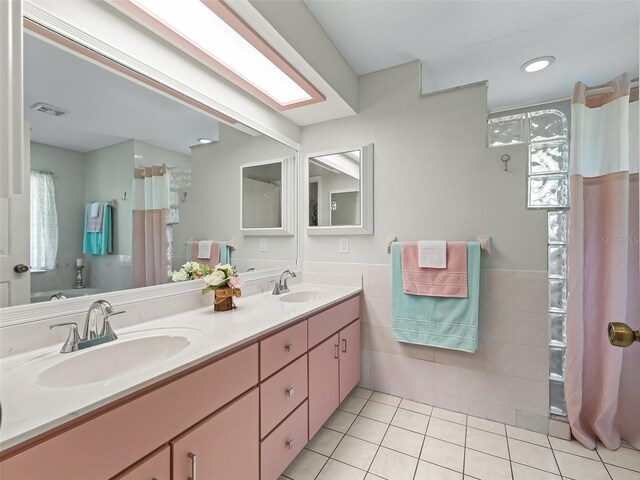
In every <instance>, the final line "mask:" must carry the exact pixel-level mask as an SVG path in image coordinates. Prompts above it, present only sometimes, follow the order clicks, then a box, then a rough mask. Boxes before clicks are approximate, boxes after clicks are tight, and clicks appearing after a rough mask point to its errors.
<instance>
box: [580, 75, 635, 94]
mask: <svg viewBox="0 0 640 480" xmlns="http://www.w3.org/2000/svg"><path fill="white" fill-rule="evenodd" d="M629 86H630V87H631V88H637V87H638V80H637V79H636V80H633V81H632V82H631V83H630V84H629ZM614 90H615V89H614V87H612V86H609V85H608V86H606V87H600V88H594V89H593V90H587V92H586V95H587V97H590V96H592V95H600V94H601V93H613V92H614Z"/></svg>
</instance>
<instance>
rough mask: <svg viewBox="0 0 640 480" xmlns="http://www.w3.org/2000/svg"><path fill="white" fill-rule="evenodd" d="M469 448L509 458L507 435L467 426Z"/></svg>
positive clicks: (467, 444)
mask: <svg viewBox="0 0 640 480" xmlns="http://www.w3.org/2000/svg"><path fill="white" fill-rule="evenodd" d="M466 446H467V448H472V449H473V450H478V451H480V452H483V453H488V454H490V455H495V456H496V457H502V458H506V459H507V460H509V449H508V448H507V437H504V436H502V435H498V434H495V433H490V432H485V431H484V430H478V429H476V428H469V427H467V443H466Z"/></svg>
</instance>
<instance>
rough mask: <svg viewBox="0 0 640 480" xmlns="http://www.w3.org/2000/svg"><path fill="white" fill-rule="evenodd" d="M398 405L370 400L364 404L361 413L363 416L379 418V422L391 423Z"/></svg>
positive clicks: (373, 418)
mask: <svg viewBox="0 0 640 480" xmlns="http://www.w3.org/2000/svg"><path fill="white" fill-rule="evenodd" d="M396 409H397V408H396V407H393V406H391V405H387V404H384V403H380V402H374V401H371V400H369V401H368V402H367V404H366V405H365V406H364V408H363V409H362V411H361V412H360V415H362V416H363V417H367V418H371V419H372V420H378V421H379V422H384V423H390V422H391V419H392V418H393V415H394V414H395V413H396Z"/></svg>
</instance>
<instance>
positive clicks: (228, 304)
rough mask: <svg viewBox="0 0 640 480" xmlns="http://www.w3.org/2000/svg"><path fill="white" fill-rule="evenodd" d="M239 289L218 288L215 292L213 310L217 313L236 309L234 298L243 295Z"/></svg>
mask: <svg viewBox="0 0 640 480" xmlns="http://www.w3.org/2000/svg"><path fill="white" fill-rule="evenodd" d="M241 293H242V292H241V291H240V289H239V288H233V287H224V288H217V289H215V290H214V291H213V309H214V310H215V311H216V312H226V311H228V310H233V309H234V308H236V304H235V303H234V301H233V297H239V296H240V295H241Z"/></svg>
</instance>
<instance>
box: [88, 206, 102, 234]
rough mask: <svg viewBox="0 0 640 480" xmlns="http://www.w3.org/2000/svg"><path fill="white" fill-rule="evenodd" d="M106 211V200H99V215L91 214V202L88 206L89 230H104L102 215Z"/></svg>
mask: <svg viewBox="0 0 640 480" xmlns="http://www.w3.org/2000/svg"><path fill="white" fill-rule="evenodd" d="M103 213H104V202H98V215H96V216H95V217H92V216H91V204H89V205H88V206H87V232H101V231H102V215H103Z"/></svg>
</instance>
